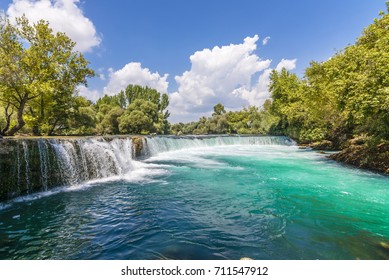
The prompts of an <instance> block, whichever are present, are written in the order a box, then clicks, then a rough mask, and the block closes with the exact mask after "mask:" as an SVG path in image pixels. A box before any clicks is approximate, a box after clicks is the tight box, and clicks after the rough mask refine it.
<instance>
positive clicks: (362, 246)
mask: <svg viewBox="0 0 389 280" xmlns="http://www.w3.org/2000/svg"><path fill="white" fill-rule="evenodd" d="M132 164H133V166H134V167H133V169H132V171H131V172H130V173H129V174H127V175H126V176H121V177H112V178H106V179H101V180H95V181H91V182H88V183H85V184H80V185H75V186H71V187H66V188H59V189H55V190H53V191H51V192H46V193H41V194H37V195H34V196H29V197H24V198H21V199H17V200H14V201H11V202H7V203H3V204H0V259H240V258H242V257H250V258H253V259H358V258H359V259H388V258H389V249H388V247H389V178H388V177H386V176H382V175H378V174H374V173H371V172H366V171H361V170H357V169H352V168H348V167H344V166H341V165H339V164H337V163H335V162H333V161H330V160H328V159H326V157H325V155H322V154H319V153H316V152H314V151H307V150H299V149H298V148H297V147H295V146H282V145H230V146H215V147H198V148H192V149H188V148H186V149H180V150H177V151H171V152H161V153H154V156H152V157H150V158H148V159H145V160H143V161H133V163H132Z"/></svg>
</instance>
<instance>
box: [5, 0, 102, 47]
mask: <svg viewBox="0 0 389 280" xmlns="http://www.w3.org/2000/svg"><path fill="white" fill-rule="evenodd" d="M78 3H79V0H38V1H34V0H13V2H12V4H10V5H9V7H8V10H7V15H8V17H9V18H10V19H11V20H13V19H14V18H15V17H20V16H22V15H23V14H25V15H26V17H27V18H28V19H29V20H30V21H32V22H37V21H38V20H40V19H44V20H47V21H48V22H49V23H50V26H51V28H52V29H53V30H54V31H55V32H64V33H66V34H67V35H68V36H69V37H70V38H71V39H72V40H73V41H74V42H76V43H77V45H76V47H75V49H76V50H78V51H81V52H88V51H91V50H92V48H93V47H96V46H98V45H99V44H100V42H101V38H100V36H99V35H97V34H96V28H95V26H94V25H93V22H92V21H91V20H90V19H88V18H87V17H85V16H84V14H83V11H82V10H81V9H80V8H79V7H78V5H77V4H78Z"/></svg>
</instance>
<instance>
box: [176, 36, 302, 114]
mask: <svg viewBox="0 0 389 280" xmlns="http://www.w3.org/2000/svg"><path fill="white" fill-rule="evenodd" d="M267 38H268V39H266V38H265V39H264V41H266V43H267V41H268V40H269V39H270V37H267ZM258 39H259V38H258V36H257V35H255V36H254V37H247V38H245V39H244V41H243V43H241V44H230V45H229V46H222V47H217V46H216V47H214V48H213V49H212V50H210V49H204V50H202V51H198V52H195V53H194V54H193V55H192V56H190V61H191V64H192V66H191V69H190V70H189V71H186V72H184V73H183V74H182V75H181V76H176V77H175V79H176V82H177V85H178V90H177V91H176V92H174V93H171V94H170V100H171V102H170V104H171V106H170V108H169V109H170V111H171V112H172V117H171V121H172V122H177V121H192V120H196V119H198V117H200V116H203V115H210V113H211V112H212V111H213V106H214V105H215V104H217V103H218V102H220V103H222V104H223V105H224V106H225V107H226V108H228V109H230V110H240V109H241V108H242V106H247V105H254V106H261V105H262V104H263V103H264V101H265V100H266V99H268V98H269V97H270V94H269V91H268V85H269V76H270V73H271V71H272V68H270V64H271V60H269V59H267V60H262V59H261V58H260V57H259V56H258V55H257V54H255V53H254V52H255V50H256V49H257V41H258ZM296 61H297V60H296V59H293V60H288V59H282V60H281V62H279V63H278V65H277V67H276V69H277V70H279V69H280V67H281V69H282V68H283V67H285V68H286V69H287V70H292V69H294V68H295V66H296ZM256 77H257V78H256Z"/></svg>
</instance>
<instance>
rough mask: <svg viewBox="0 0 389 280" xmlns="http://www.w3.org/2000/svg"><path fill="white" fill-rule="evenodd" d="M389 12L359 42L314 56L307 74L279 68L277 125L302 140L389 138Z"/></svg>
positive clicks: (273, 85)
mask: <svg viewBox="0 0 389 280" xmlns="http://www.w3.org/2000/svg"><path fill="white" fill-rule="evenodd" d="M388 30H389V15H388V14H381V17H380V18H379V19H376V20H375V21H374V23H373V24H371V25H370V26H368V27H367V28H366V29H365V30H364V32H363V34H362V36H361V37H360V38H359V39H358V40H357V42H356V43H355V44H354V45H351V46H349V47H347V48H345V49H344V50H343V51H342V52H339V53H337V54H336V55H334V56H333V57H332V58H331V59H329V60H327V61H325V62H322V63H317V62H312V63H311V65H310V67H308V68H307V69H306V71H305V77H304V79H299V78H298V77H297V76H296V75H294V74H292V73H289V72H288V71H286V70H285V69H283V70H282V71H281V72H276V71H273V73H272V74H271V77H270V80H271V82H270V87H269V89H270V91H271V93H272V98H273V103H272V105H271V107H270V108H268V109H266V111H268V112H270V113H272V114H273V115H274V116H277V117H278V118H279V120H278V124H277V125H276V127H277V130H278V131H280V132H282V133H284V134H287V135H289V136H292V137H294V138H296V139H299V140H300V141H313V140H323V139H328V140H331V141H334V142H335V143H336V144H337V145H342V144H344V143H345V142H346V141H347V139H349V138H351V137H353V136H355V135H360V134H366V135H368V136H370V137H372V139H373V138H375V139H389V129H388V127H389V31H388Z"/></svg>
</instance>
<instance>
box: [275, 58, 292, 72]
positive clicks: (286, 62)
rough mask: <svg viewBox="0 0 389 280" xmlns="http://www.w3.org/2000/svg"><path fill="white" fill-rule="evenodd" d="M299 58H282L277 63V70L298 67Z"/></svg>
mask: <svg viewBox="0 0 389 280" xmlns="http://www.w3.org/2000/svg"><path fill="white" fill-rule="evenodd" d="M296 62H297V59H281V61H280V63H278V64H277V67H276V70H277V71H281V70H282V68H285V69H286V70H293V69H294V68H296Z"/></svg>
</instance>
